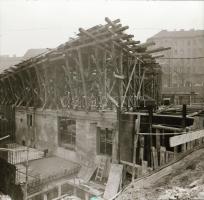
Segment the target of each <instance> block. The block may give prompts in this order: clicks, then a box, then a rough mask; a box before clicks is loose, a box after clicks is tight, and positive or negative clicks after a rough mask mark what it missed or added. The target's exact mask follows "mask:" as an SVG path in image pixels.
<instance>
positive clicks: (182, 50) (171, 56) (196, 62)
mask: <svg viewBox="0 0 204 200" xmlns="http://www.w3.org/2000/svg"><path fill="white" fill-rule="evenodd" d="M147 41H154V42H155V43H156V47H160V46H163V47H171V49H170V50H168V51H166V52H164V53H163V55H164V57H162V58H160V59H158V62H159V63H160V65H161V66H162V71H163V76H162V82H163V84H162V86H163V92H164V93H166V91H169V92H170V93H172V94H176V93H180V94H181V93H182V94H183V93H184V92H183V91H186V92H185V95H187V93H188V95H190V94H192V93H193V94H195V93H198V95H197V97H199V98H200V97H201V98H203V97H202V96H203V92H202V91H200V89H198V88H203V86H204V30H194V29H191V30H188V31H187V30H183V29H181V30H179V31H167V30H162V31H160V32H159V33H157V34H156V35H154V36H152V37H151V38H149V39H148V40H147ZM154 48H155V46H154ZM199 91H200V92H199ZM167 93H168V92H167ZM189 99H192V97H190V96H189Z"/></svg>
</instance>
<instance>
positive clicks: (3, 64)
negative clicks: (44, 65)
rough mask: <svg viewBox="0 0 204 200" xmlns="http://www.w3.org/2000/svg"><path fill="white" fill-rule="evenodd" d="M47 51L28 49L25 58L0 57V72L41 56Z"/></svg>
mask: <svg viewBox="0 0 204 200" xmlns="http://www.w3.org/2000/svg"><path fill="white" fill-rule="evenodd" d="M46 51H48V50H47V49H28V50H27V51H26V53H25V54H24V56H23V57H17V56H16V55H13V56H9V55H0V71H3V70H4V69H7V68H8V67H10V66H13V65H16V64H18V63H20V62H21V61H23V60H26V59H29V58H31V57H35V56H37V55H39V54H42V53H45V52H46Z"/></svg>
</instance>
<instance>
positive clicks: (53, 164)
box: [29, 157, 79, 177]
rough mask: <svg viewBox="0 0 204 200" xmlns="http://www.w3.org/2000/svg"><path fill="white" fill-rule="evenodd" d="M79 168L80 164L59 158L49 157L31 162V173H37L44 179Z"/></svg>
mask: <svg viewBox="0 0 204 200" xmlns="http://www.w3.org/2000/svg"><path fill="white" fill-rule="evenodd" d="M77 167H79V165H78V164H76V163H73V162H71V161H68V160H65V159H63V158H59V157H48V158H43V159H39V160H33V161H30V162H29V171H32V172H36V173H38V174H40V176H42V177H44V176H49V175H54V174H57V173H59V172H64V171H69V170H72V169H74V168H77Z"/></svg>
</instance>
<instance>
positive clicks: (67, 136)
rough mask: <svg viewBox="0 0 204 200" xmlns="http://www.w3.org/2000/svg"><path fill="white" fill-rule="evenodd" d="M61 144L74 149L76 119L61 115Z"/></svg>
mask: <svg viewBox="0 0 204 200" xmlns="http://www.w3.org/2000/svg"><path fill="white" fill-rule="evenodd" d="M58 122H59V145H60V146H63V147H67V148H71V149H74V148H75V144H76V121H75V120H72V119H69V118H67V117H59V120H58Z"/></svg>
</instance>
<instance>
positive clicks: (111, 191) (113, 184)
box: [103, 164, 123, 199]
mask: <svg viewBox="0 0 204 200" xmlns="http://www.w3.org/2000/svg"><path fill="white" fill-rule="evenodd" d="M122 171H123V165H119V164H111V168H110V173H109V177H108V182H107V185H106V188H105V192H104V195H103V198H104V199H110V198H112V197H113V196H115V195H116V194H117V192H118V190H119V187H120V184H121V180H122Z"/></svg>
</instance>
